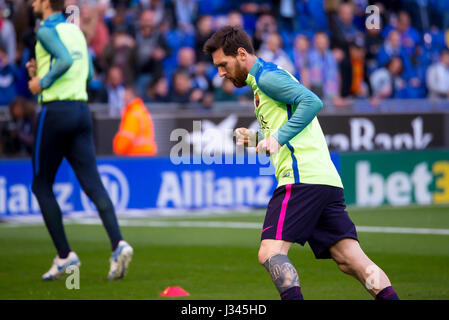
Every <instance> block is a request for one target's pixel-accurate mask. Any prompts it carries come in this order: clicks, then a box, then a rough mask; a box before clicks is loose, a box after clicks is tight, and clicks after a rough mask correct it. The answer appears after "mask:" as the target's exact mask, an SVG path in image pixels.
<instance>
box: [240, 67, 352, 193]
mask: <svg viewBox="0 0 449 320" xmlns="http://www.w3.org/2000/svg"><path fill="white" fill-rule="evenodd" d="M246 83H247V84H248V85H249V86H250V87H251V88H252V89H253V91H254V104H255V114H256V117H257V120H258V122H259V125H260V127H261V129H262V133H263V134H264V136H265V137H268V136H270V135H273V136H274V137H276V138H277V140H278V141H279V143H280V144H281V146H282V147H281V149H280V150H279V151H278V152H276V153H275V154H274V155H272V156H270V160H271V163H272V164H273V166H274V167H275V169H276V173H275V175H276V179H277V181H278V187H279V186H282V185H286V184H293V183H306V184H323V185H330V186H335V187H340V188H343V184H342V182H341V179H340V175H339V174H338V172H337V169H336V168H335V166H334V164H333V162H332V160H331V157H330V154H329V149H328V147H327V143H326V139H325V138H324V134H323V131H322V130H321V126H320V124H319V122H318V119H317V117H316V114H317V113H318V111H319V110H320V109H321V108H322V102H321V100H320V99H319V98H318V97H317V96H316V95H315V94H314V93H313V92H312V91H310V90H308V89H307V88H306V87H304V86H303V85H302V84H300V83H299V81H298V80H297V79H296V78H295V77H293V76H292V75H291V74H290V73H288V72H287V71H286V70H284V69H282V68H280V67H278V66H277V65H275V64H273V63H270V62H265V61H263V60H262V59H261V58H258V59H257V60H256V62H255V63H254V65H253V66H252V68H251V70H250V72H249V74H248V77H247V79H246Z"/></svg>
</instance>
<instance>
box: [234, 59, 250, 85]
mask: <svg viewBox="0 0 449 320" xmlns="http://www.w3.org/2000/svg"><path fill="white" fill-rule="evenodd" d="M247 77H248V73H247V72H246V71H245V70H244V69H243V68H241V67H240V65H239V64H238V63H237V64H236V66H235V77H233V78H229V80H231V82H232V83H233V84H234V86H235V87H237V88H242V87H244V86H246V78H247Z"/></svg>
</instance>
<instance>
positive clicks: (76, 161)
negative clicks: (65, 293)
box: [27, 0, 133, 280]
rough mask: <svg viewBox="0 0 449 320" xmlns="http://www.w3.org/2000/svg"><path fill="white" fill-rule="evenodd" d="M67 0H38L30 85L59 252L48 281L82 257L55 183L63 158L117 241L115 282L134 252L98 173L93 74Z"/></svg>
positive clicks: (39, 188)
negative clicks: (90, 92) (68, 231)
mask: <svg viewBox="0 0 449 320" xmlns="http://www.w3.org/2000/svg"><path fill="white" fill-rule="evenodd" d="M63 9H64V0H34V1H33V11H34V14H35V15H36V17H37V18H39V19H42V23H41V26H40V28H39V30H38V31H37V34H36V37H37V44H36V61H35V60H31V61H30V62H28V63H27V69H28V75H29V76H30V78H31V80H30V81H29V84H28V86H29V88H30V90H31V92H32V93H33V94H39V103H40V104H41V105H42V111H41V113H40V115H39V120H38V124H37V127H36V134H35V143H34V152H33V186H32V189H33V193H34V194H35V195H36V198H37V200H38V202H39V206H40V208H41V211H42V215H43V218H44V221H45V225H46V226H47V229H48V231H49V233H50V235H51V238H52V240H53V243H54V245H55V247H56V249H57V251H58V255H57V256H56V258H55V259H54V260H53V264H52V266H51V268H50V270H49V271H48V272H47V273H45V274H44V275H43V276H42V279H43V280H53V279H57V278H59V277H60V276H61V275H62V274H64V272H65V270H66V268H67V267H68V266H70V265H77V266H79V265H80V264H81V263H80V260H79V258H78V256H77V255H76V253H75V252H73V251H72V250H71V249H70V246H69V243H68V241H67V238H66V235H65V231H64V226H63V222H62V213H61V208H60V207H59V205H58V203H57V202H56V198H55V195H54V193H53V190H52V187H53V183H54V179H55V175H56V172H57V171H58V168H59V165H60V164H61V161H62V159H63V158H66V159H67V160H68V162H69V163H70V165H71V166H72V168H73V170H74V171H75V174H76V176H77V178H78V180H79V182H80V184H81V186H82V188H83V190H84V192H85V193H86V194H87V195H88V197H89V198H90V199H91V200H92V201H93V202H94V204H95V206H96V207H97V209H98V212H99V214H100V217H101V220H102V221H103V225H104V227H105V229H106V231H107V233H108V236H109V239H110V241H111V245H112V251H113V252H112V256H111V258H110V270H109V274H108V279H109V280H116V279H120V278H122V277H123V276H125V274H126V272H127V269H128V265H129V262H130V261H131V258H132V255H133V249H132V247H131V246H130V245H129V244H128V243H127V242H126V241H124V240H123V239H122V235H121V233H120V228H119V225H118V222H117V217H116V215H115V211H114V206H113V204H112V202H111V199H110V198H109V196H108V194H107V192H106V189H105V188H104V186H103V183H102V181H101V178H100V175H99V173H98V169H97V164H96V159H95V146H94V142H93V135H92V117H91V113H90V110H89V107H88V106H87V104H86V101H87V92H86V82H87V81H88V80H90V79H91V77H92V74H93V68H92V62H91V61H90V58H89V54H88V51H87V45H86V40H85V38H84V35H83V33H82V32H81V30H80V29H79V28H78V26H76V25H75V24H71V23H67V22H66V19H65V18H64V16H63V14H62V10H63Z"/></svg>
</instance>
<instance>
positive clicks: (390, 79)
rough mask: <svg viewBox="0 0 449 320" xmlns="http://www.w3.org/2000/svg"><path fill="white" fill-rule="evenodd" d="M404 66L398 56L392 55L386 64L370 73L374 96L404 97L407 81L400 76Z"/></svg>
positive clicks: (385, 97) (383, 97) (382, 97)
mask: <svg viewBox="0 0 449 320" xmlns="http://www.w3.org/2000/svg"><path fill="white" fill-rule="evenodd" d="M403 70H404V67H403V63H402V60H401V58H400V57H397V56H395V57H393V58H391V60H390V61H389V62H388V63H387V65H386V66H385V67H383V68H381V69H378V70H376V71H374V72H373V74H371V77H370V81H371V87H372V88H373V96H374V97H375V98H380V99H387V98H399V97H402V98H404V97H405V94H404V93H405V92H406V86H407V82H406V81H405V80H404V78H403V77H402V73H403Z"/></svg>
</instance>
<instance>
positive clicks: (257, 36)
mask: <svg viewBox="0 0 449 320" xmlns="http://www.w3.org/2000/svg"><path fill="white" fill-rule="evenodd" d="M277 30H278V29H277V24H276V20H275V19H274V17H273V16H272V15H270V14H263V15H261V16H260V17H259V19H257V22H256V30H255V32H254V35H253V44H254V50H256V52H257V51H259V49H260V47H261V46H262V44H263V43H264V42H265V41H266V40H267V38H268V37H269V35H270V34H272V33H276V32H277Z"/></svg>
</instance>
